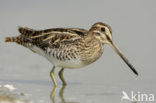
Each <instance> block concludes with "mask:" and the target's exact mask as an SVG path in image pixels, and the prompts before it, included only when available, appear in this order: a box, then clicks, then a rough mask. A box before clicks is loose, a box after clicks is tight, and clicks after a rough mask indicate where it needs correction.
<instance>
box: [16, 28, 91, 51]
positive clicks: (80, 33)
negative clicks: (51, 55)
mask: <svg viewBox="0 0 156 103" xmlns="http://www.w3.org/2000/svg"><path fill="white" fill-rule="evenodd" d="M19 32H20V33H21V35H22V36H24V37H25V38H27V39H29V40H30V41H31V43H32V44H33V45H35V46H38V47H40V48H42V49H45V48H47V47H51V48H58V47H59V44H60V43H63V42H66V43H71V42H73V41H75V40H78V39H81V38H83V37H84V36H86V35H87V34H88V31H87V30H85V29H80V28H53V29H46V30H34V29H30V28H24V27H20V28H19Z"/></svg>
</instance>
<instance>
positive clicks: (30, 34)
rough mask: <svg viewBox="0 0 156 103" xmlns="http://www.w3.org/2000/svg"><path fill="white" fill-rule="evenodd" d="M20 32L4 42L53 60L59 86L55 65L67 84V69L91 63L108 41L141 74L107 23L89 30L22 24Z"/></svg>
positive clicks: (54, 81)
mask: <svg viewBox="0 0 156 103" xmlns="http://www.w3.org/2000/svg"><path fill="white" fill-rule="evenodd" d="M18 31H19V33H20V34H19V35H18V36H14V37H6V38H5V42H15V43H17V44H19V45H22V46H24V47H26V48H28V49H30V50H31V51H32V52H34V53H37V54H39V55H41V56H43V57H45V58H46V59H47V60H48V61H49V62H51V63H52V64H53V67H52V69H51V71H50V77H51V79H52V82H53V84H54V86H58V84H57V82H56V79H55V74H54V72H55V68H61V70H60V71H59V72H58V75H59V78H60V79H61V81H62V85H66V84H67V83H66V81H65V79H64V76H63V72H64V69H75V68H82V67H85V66H88V65H89V64H92V63H93V62H95V61H96V60H98V59H99V58H100V57H101V56H102V54H103V52H104V45H105V44H108V45H109V46H110V47H111V48H112V49H113V50H115V52H116V53H117V54H118V55H119V56H120V57H121V58H122V59H123V61H124V62H125V63H126V64H127V65H128V66H129V68H130V69H131V70H132V71H133V72H134V74H135V75H138V72H137V71H136V69H135V68H134V66H133V65H132V64H131V63H130V62H129V60H128V59H127V58H126V57H125V56H124V55H123V54H122V52H121V51H120V50H119V48H118V47H117V46H116V45H115V43H114V42H113V39H112V29H111V27H110V26H109V25H108V24H106V23H103V22H96V23H95V24H93V25H92V26H91V28H90V29H89V30H86V29H83V28H65V27H64V28H51V29H44V30H36V29H31V28H28V27H19V28H18Z"/></svg>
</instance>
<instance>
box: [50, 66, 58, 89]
mask: <svg viewBox="0 0 156 103" xmlns="http://www.w3.org/2000/svg"><path fill="white" fill-rule="evenodd" d="M54 71H55V66H53V68H52V70H51V71H50V77H51V79H52V81H53V84H54V86H55V87H57V83H56V80H55V75H54Z"/></svg>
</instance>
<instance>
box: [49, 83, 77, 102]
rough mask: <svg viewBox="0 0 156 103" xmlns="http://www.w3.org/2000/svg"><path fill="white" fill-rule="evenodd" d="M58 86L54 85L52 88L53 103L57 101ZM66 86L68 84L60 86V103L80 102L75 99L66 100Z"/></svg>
mask: <svg viewBox="0 0 156 103" xmlns="http://www.w3.org/2000/svg"><path fill="white" fill-rule="evenodd" d="M56 88H57V87H55V86H54V87H53V90H52V92H51V94H50V98H51V100H52V103H56V102H55V93H56ZM65 88H66V86H62V87H61V88H60V91H59V98H60V99H61V102H59V103H78V102H75V101H66V100H65V98H64V90H65Z"/></svg>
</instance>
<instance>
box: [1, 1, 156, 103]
mask: <svg viewBox="0 0 156 103" xmlns="http://www.w3.org/2000/svg"><path fill="white" fill-rule="evenodd" d="M155 4H156V1H155V0H116V1H115V0H77V1H76V0H64V1H60V0H0V71H1V72H0V85H4V84H12V85H14V86H15V87H16V88H17V92H18V91H20V92H24V93H25V94H27V96H28V97H29V98H30V99H31V100H32V101H34V102H35V103H51V102H52V101H51V99H50V93H51V91H52V89H53V84H52V82H51V79H50V76H49V73H50V70H51V68H52V66H53V65H52V64H51V63H49V62H48V61H47V60H46V59H45V58H43V57H41V56H39V55H37V54H34V53H32V52H31V51H30V50H28V49H27V48H24V47H22V46H19V45H16V44H15V43H5V42H4V39H5V37H8V36H16V35H19V33H18V31H17V29H18V26H24V27H30V28H33V29H48V28H56V27H72V28H73V27H75V28H77V27H78V28H84V29H89V28H90V27H91V26H92V25H93V24H94V23H95V22H99V21H100V22H104V23H107V24H109V25H110V26H111V27H112V31H113V40H114V42H115V44H116V45H117V46H118V47H119V48H120V49H121V51H122V52H123V53H124V55H125V56H126V57H127V58H128V59H129V60H130V62H131V63H132V64H133V65H134V66H135V68H136V70H137V71H138V72H139V76H138V78H137V79H136V76H135V75H134V74H133V73H132V72H131V70H130V69H129V68H128V66H127V65H126V64H125V63H124V62H123V61H122V59H121V58H120V57H119V56H118V55H117V54H116V53H115V52H114V51H113V50H112V49H111V48H110V47H109V46H108V45H105V47H104V54H103V55H102V57H101V58H100V59H99V60H98V61H96V62H95V63H93V64H91V65H89V66H87V67H85V68H81V69H76V70H70V69H66V70H65V72H64V77H65V79H66V81H67V83H68V85H67V87H66V88H65V89H64V93H63V95H64V97H63V99H64V101H63V99H62V98H61V97H62V96H61V97H60V96H59V91H60V89H61V81H60V80H59V78H58V77H57V79H56V80H57V82H58V84H59V87H58V88H57V89H56V93H55V102H56V103H58V102H61V101H62V103H71V102H75V103H125V102H126V103H127V102H128V103H129V101H121V97H122V91H126V92H127V93H128V94H130V92H131V91H135V93H137V92H141V93H147V94H154V95H156V65H155V61H156V54H154V53H156V47H155V44H156V40H155V39H156V31H155V27H156V20H155V18H156V6H155ZM59 70H60V69H59V68H58V69H57V70H56V75H57V72H58V71H59ZM53 102H54V101H53ZM141 103H144V102H141Z"/></svg>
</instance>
